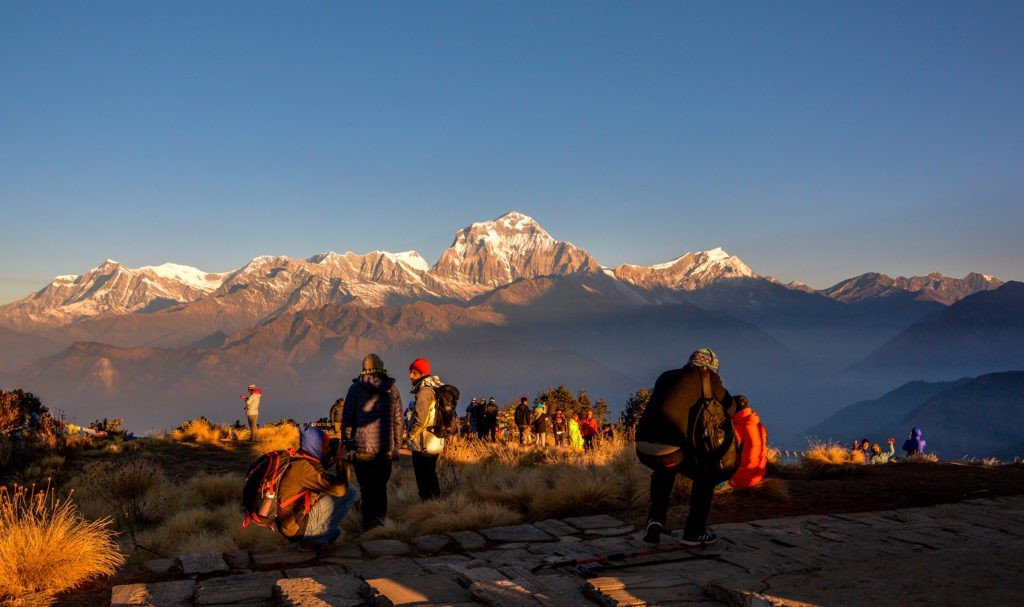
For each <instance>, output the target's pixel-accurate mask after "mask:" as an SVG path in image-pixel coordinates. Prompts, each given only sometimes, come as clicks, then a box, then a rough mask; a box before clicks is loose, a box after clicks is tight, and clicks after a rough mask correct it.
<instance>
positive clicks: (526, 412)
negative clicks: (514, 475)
mask: <svg viewBox="0 0 1024 607" xmlns="http://www.w3.org/2000/svg"><path fill="white" fill-rule="evenodd" d="M513 420H514V421H515V426H516V430H517V431H518V432H519V444H521V445H537V446H538V447H542V448H543V447H548V446H552V445H553V446H555V447H563V446H569V447H571V448H573V449H575V450H577V451H583V450H586V451H589V450H591V449H593V448H594V442H595V438H596V437H597V435H598V423H597V418H596V417H594V411H593V409H590V408H587V409H585V410H584V411H583V415H582V416H580V414H578V413H573V414H572V415H566V414H565V410H564V409H561V408H559V409H556V410H555V412H554V413H549V412H548V410H547V406H545V404H544V403H543V402H540V401H538V402H535V403H534V404H533V407H532V408H531V407H530V399H528V398H526V397H525V396H524V397H522V398H520V399H519V404H518V405H516V408H515V412H514V413H513Z"/></svg>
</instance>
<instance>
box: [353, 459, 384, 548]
mask: <svg viewBox="0 0 1024 607" xmlns="http://www.w3.org/2000/svg"><path fill="white" fill-rule="evenodd" d="M352 468H354V469H355V472H356V480H357V481H359V493H360V495H361V496H362V500H363V501H362V507H361V508H362V514H363V529H364V530H366V529H372V528H373V527H378V526H380V525H382V524H384V519H385V518H387V516H388V481H389V480H391V458H390V457H388V456H387V454H386V453H380V454H377V456H376V457H374V458H373V459H371V460H367V461H355V462H353V463H352Z"/></svg>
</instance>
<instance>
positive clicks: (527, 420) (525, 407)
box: [513, 396, 533, 445]
mask: <svg viewBox="0 0 1024 607" xmlns="http://www.w3.org/2000/svg"><path fill="white" fill-rule="evenodd" d="M513 418H514V421H515V423H516V428H518V429H519V444H520V445H525V444H526V441H527V438H528V437H529V434H530V426H531V425H532V424H533V415H532V414H531V413H530V401H529V399H527V398H526V397H525V396H524V397H522V398H520V399H519V404H518V405H516V411H515V414H514V415H513Z"/></svg>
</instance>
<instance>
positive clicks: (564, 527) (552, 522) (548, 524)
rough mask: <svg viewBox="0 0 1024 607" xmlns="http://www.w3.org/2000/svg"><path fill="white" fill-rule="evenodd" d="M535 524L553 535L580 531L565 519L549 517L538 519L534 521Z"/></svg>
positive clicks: (560, 535)
mask: <svg viewBox="0 0 1024 607" xmlns="http://www.w3.org/2000/svg"><path fill="white" fill-rule="evenodd" d="M533 526H534V527H536V528H538V529H540V530H541V531H543V532H544V533H547V534H548V535H550V536H552V537H562V536H566V535H573V534H574V533H576V532H577V531H578V530H577V529H576V527H573V526H572V525H570V524H569V523H566V522H565V521H560V520H558V519H556V518H549V519H547V520H543V521H538V522H536V523H534V524H533Z"/></svg>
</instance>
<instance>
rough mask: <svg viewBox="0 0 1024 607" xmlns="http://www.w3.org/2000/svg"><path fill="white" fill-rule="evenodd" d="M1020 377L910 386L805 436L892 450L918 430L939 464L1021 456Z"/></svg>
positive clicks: (1023, 391)
mask: <svg viewBox="0 0 1024 607" xmlns="http://www.w3.org/2000/svg"><path fill="white" fill-rule="evenodd" d="M1020 420H1024V371H1010V372H1005V373H990V374H987V375H982V376H980V377H974V378H965V379H959V380H956V381H950V382H937V383H927V382H922V381H914V382H910V383H908V384H905V385H903V386H900V387H899V388H897V389H896V390H893V391H892V392H889V393H887V394H885V395H883V396H882V397H880V398H878V399H876V400H869V401H862V402H859V403H855V404H853V405H850V406H848V407H846V408H844V409H842V410H841V411H839V412H838V413H836V414H835V415H832V416H831V417H829V418H828V419H826V420H825V421H824V422H822V423H820V424H817V425H815V426H813V427H811V428H809V429H808V430H807V431H806V435H807V436H812V437H818V438H832V439H835V440H839V441H842V442H843V443H844V444H848V443H849V442H851V441H853V440H858V439H861V438H865V437H866V438H869V439H870V440H872V441H873V442H878V443H880V444H881V443H884V441H885V440H886V439H887V438H888V437H890V436H892V437H894V438H896V439H897V445H896V447H897V449H899V447H900V446H902V444H903V440H904V439H905V438H906V434H907V433H908V432H909V431H910V429H911V428H913V427H915V426H917V427H920V428H921V429H922V431H923V433H924V438H925V440H926V441H927V442H928V451H929V452H932V453H937V454H938V455H939V456H940V457H941V458H943V459H960V458H961V457H963V456H965V455H968V456H971V457H1000V458H1011V457H1014V456H1018V455H1024V424H1021V423H1020Z"/></svg>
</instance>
